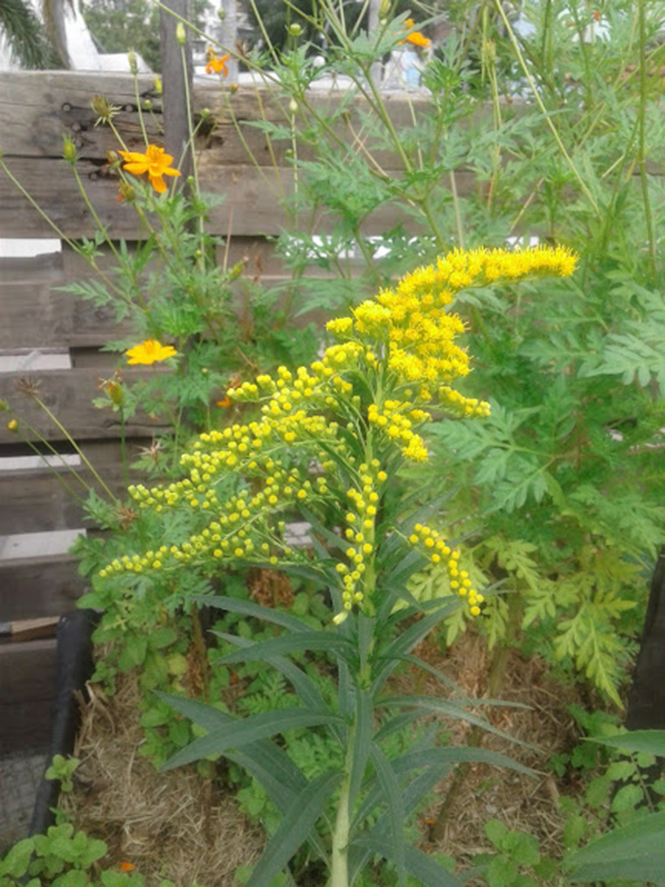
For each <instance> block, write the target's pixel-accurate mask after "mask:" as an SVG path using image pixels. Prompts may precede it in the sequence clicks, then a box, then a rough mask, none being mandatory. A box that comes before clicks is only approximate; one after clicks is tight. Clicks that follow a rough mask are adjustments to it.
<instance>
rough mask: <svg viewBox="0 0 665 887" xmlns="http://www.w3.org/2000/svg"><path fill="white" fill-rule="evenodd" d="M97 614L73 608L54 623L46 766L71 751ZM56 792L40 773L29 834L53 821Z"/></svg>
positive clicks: (55, 784) (54, 783)
mask: <svg viewBox="0 0 665 887" xmlns="http://www.w3.org/2000/svg"><path fill="white" fill-rule="evenodd" d="M100 616H101V614H100V613H99V612H98V611H96V610H73V611H72V612H71V613H65V614H64V615H63V616H62V617H61V618H60V621H59V623H58V633H57V654H56V695H55V699H54V702H53V708H52V713H51V731H50V739H49V747H48V758H47V767H50V765H51V761H52V760H53V758H54V756H55V755H62V756H63V757H67V756H68V755H71V754H72V752H73V751H74V743H75V740H76V732H77V730H78V727H79V719H80V712H79V705H78V701H77V698H76V693H77V691H78V692H80V693H84V692H85V685H86V682H87V681H88V680H89V679H90V677H91V675H92V672H93V668H94V665H93V659H92V647H93V645H92V633H93V631H94V630H95V628H96V626H97V623H98V622H99V618H100ZM59 796H60V782H59V781H58V780H57V779H46V777H45V776H42V778H41V781H40V783H39V786H38V788H37V796H36V798H35V806H34V808H33V812H32V820H31V823H30V831H29V834H30V835H41V834H45V833H46V831H47V830H48V828H49V827H50V826H51V825H53V824H54V822H55V816H54V814H53V808H54V807H55V806H56V805H57V803H58V798H59Z"/></svg>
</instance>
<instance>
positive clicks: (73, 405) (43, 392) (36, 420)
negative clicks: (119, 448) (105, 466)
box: [0, 367, 167, 444]
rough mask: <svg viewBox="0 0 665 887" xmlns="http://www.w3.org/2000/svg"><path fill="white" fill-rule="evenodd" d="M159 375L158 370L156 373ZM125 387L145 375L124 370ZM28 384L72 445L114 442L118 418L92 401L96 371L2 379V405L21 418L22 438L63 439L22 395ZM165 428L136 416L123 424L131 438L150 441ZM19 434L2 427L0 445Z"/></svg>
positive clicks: (5, 376) (97, 381)
mask: <svg viewBox="0 0 665 887" xmlns="http://www.w3.org/2000/svg"><path fill="white" fill-rule="evenodd" d="M156 372H159V371H156ZM123 378H124V379H125V381H126V382H128V383H131V382H136V381H138V380H139V379H141V378H145V373H141V372H135V371H132V370H126V371H124V372H123ZM26 382H28V383H38V384H39V387H38V394H39V398H40V400H41V401H42V402H43V403H44V404H45V405H46V406H47V407H48V409H49V410H50V411H51V412H52V413H53V414H54V415H55V416H56V417H57V419H58V421H59V422H60V424H61V425H63V426H64V427H65V428H66V429H67V432H68V433H69V434H70V435H71V436H72V437H73V438H74V439H75V440H97V439H100V438H118V437H119V436H120V418H119V415H118V413H113V412H111V410H97V409H95V408H94V407H93V406H92V400H93V398H95V397H99V396H100V395H99V386H100V371H99V369H95V368H88V367H83V368H80V369H76V368H74V369H68V370H44V371H42V372H39V373H32V374H30V375H26V374H25V373H3V374H1V375H0V400H4V401H6V402H7V403H9V404H10V406H11V407H12V408H13V409H14V410H15V412H16V413H17V414H18V416H19V421H20V423H21V429H20V434H21V437H26V438H27V439H30V440H36V439H37V437H38V436H41V437H42V438H44V439H45V440H49V441H59V440H63V439H64V435H63V432H62V430H61V429H60V428H59V427H58V426H57V425H56V424H55V423H54V422H53V421H52V420H51V419H50V418H49V416H48V415H47V414H46V413H45V412H44V410H43V409H41V407H40V406H39V405H38V404H37V403H36V402H35V400H34V399H33V398H31V397H30V396H29V395H26V394H21V393H20V388H21V386H24V385H25V384H26ZM166 427H167V426H166V425H164V423H160V422H159V421H156V420H153V419H150V417H148V416H146V415H136V416H133V417H131V418H130V419H128V420H127V422H126V434H127V435H128V436H130V437H150V436H151V435H152V434H153V433H157V432H160V431H163V430H165V429H166ZM16 438H17V433H16V432H13V431H10V430H9V429H8V428H7V426H6V424H5V423H0V444H3V443H12V442H14V441H15V440H16Z"/></svg>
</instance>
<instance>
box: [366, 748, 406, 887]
mask: <svg viewBox="0 0 665 887" xmlns="http://www.w3.org/2000/svg"><path fill="white" fill-rule="evenodd" d="M372 763H373V764H374V767H375V768H376V779H377V784H378V785H379V787H380V789H381V791H382V793H383V796H384V798H385V802H386V805H387V809H386V813H385V816H386V818H387V820H388V826H389V834H390V843H391V844H392V848H393V850H392V852H393V857H392V858H393V861H394V863H395V868H396V869H397V878H398V880H399V883H400V887H403V885H404V884H405V882H406V876H405V868H404V867H405V859H406V852H405V851H406V848H405V846H404V808H403V806H402V795H401V792H400V786H399V783H398V782H397V778H396V777H395V772H394V770H393V768H392V767H391V766H390V762H389V761H388V760H387V759H386V756H385V755H384V754H383V752H382V751H381V749H380V748H379V747H378V745H376V744H375V745H373V746H372Z"/></svg>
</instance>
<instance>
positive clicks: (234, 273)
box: [229, 262, 245, 280]
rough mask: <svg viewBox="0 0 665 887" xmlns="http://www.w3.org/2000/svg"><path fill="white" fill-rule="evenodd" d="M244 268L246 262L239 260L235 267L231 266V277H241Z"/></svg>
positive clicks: (234, 278)
mask: <svg viewBox="0 0 665 887" xmlns="http://www.w3.org/2000/svg"><path fill="white" fill-rule="evenodd" d="M244 268H245V263H244V262H237V263H236V264H235V265H234V266H233V268H231V271H230V272H229V277H230V278H231V280H237V279H238V278H239V277H240V275H241V274H242V272H243V270H244Z"/></svg>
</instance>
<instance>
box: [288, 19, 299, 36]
mask: <svg viewBox="0 0 665 887" xmlns="http://www.w3.org/2000/svg"><path fill="white" fill-rule="evenodd" d="M289 34H290V35H291V36H292V37H300V35H301V34H302V28H301V27H300V25H299V24H298V22H294V23H293V24H292V25H289Z"/></svg>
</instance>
